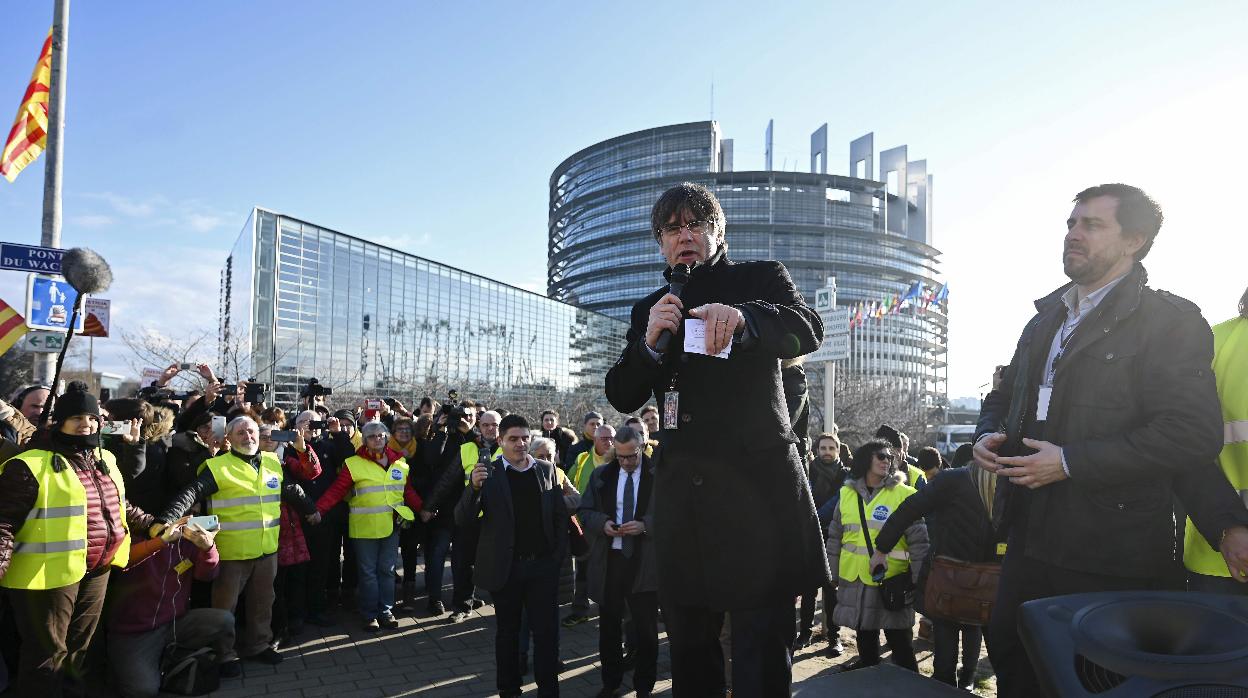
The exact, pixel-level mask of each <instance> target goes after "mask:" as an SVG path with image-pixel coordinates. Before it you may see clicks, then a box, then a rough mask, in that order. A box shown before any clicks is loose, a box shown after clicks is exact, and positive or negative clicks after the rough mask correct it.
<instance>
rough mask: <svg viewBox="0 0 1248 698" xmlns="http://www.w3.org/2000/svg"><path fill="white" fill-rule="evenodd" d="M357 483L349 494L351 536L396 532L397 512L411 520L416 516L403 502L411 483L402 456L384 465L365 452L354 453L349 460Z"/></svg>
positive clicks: (348, 527)
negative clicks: (404, 493)
mask: <svg viewBox="0 0 1248 698" xmlns="http://www.w3.org/2000/svg"><path fill="white" fill-rule="evenodd" d="M346 466H347V470H349V471H350V472H351V481H352V482H353V483H354V484H353V486H352V489H351V495H350V496H349V497H348V498H347V503H348V506H350V508H351V509H350V513H349V514H348V516H347V535H348V536H350V537H351V538H366V539H377V538H387V537H389V536H390V534H391V533H394V514H395V512H398V514H399V516H402V517H403V518H404V519H407V520H408V521H411V520H413V519H415V518H416V516H415V514H413V513H412V510H411V509H410V508H408V507H407V506H406V505H405V504H403V490H404V488H406V487H407V473H408V466H407V461H406V460H404V459H402V458H400V459H398V460H396V461H395V462H393V463H391V464H390V465H388V466H386V467H384V468H383V467H381V466H380V465H377V464H376V463H374V462H373V461H370V460H368V459H367V458H364V457H362V456H351V457H350V458H348V459H347V462H346Z"/></svg>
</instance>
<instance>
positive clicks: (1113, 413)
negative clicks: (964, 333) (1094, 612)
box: [975, 184, 1243, 697]
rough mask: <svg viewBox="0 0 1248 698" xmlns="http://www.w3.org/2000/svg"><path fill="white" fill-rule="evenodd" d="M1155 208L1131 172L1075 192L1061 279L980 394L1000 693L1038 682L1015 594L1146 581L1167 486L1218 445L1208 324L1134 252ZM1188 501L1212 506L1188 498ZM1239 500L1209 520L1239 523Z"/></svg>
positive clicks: (1142, 247) (1166, 562) (1168, 497)
mask: <svg viewBox="0 0 1248 698" xmlns="http://www.w3.org/2000/svg"><path fill="white" fill-rule="evenodd" d="M1161 222H1162V214H1161V209H1160V207H1158V206H1157V204H1156V203H1155V202H1154V201H1153V200H1152V199H1150V198H1149V197H1148V196H1147V195H1146V194H1145V193H1144V192H1142V191H1140V190H1139V189H1136V188H1135V187H1130V186H1127V185H1124V184H1106V185H1101V186H1097V187H1092V188H1090V189H1087V190H1085V191H1083V192H1080V193H1079V195H1078V196H1076V197H1075V207H1074V210H1073V212H1072V213H1071V215H1070V218H1069V219H1068V220H1067V221H1066V227H1067V233H1066V237H1065V246H1064V250H1063V257H1062V261H1063V268H1064V271H1065V273H1066V275H1067V276H1068V277H1069V278H1070V279H1071V283H1069V284H1066V285H1065V286H1063V287H1061V288H1059V289H1057V290H1056V291H1054V292H1053V293H1051V294H1049V295H1048V296H1046V297H1045V298H1043V299H1041V300H1039V301H1036V309H1037V311H1038V312H1037V314H1036V315H1035V316H1034V317H1033V318H1032V319H1031V321H1030V322H1028V323H1027V326H1026V327H1025V328H1024V329H1023V333H1022V336H1021V337H1020V339H1019V342H1018V346H1017V348H1016V350H1015V352H1014V357H1013V359H1012V360H1011V362H1010V365H1009V367H1008V368H1007V369H1006V370H1005V373H1004V375H1003V378H1002V381H1001V385H1000V387H999V388H998V389H996V390H993V391H992V392H991V393H989V394H988V396H987V398H986V399H985V400H984V404H983V408H982V411H981V413H980V418H979V425H978V428H977V430H976V445H975V461H976V463H977V464H978V465H979V466H980V467H983V468H985V469H987V470H989V471H994V472H997V471H999V472H1000V474H1001V475H1002V476H1003V478H1002V482H1001V483H1000V485H999V486H998V488H997V492H996V497H997V501H996V502H994V505H993V516H994V518H995V519H1002V521H1004V522H1005V523H1007V524H1008V525H1009V547H1008V552H1007V554H1006V558H1005V562H1004V567H1003V570H1002V579H1001V586H1000V590H999V594H998V597H997V603H996V604H995V606H994V609H993V618H992V623H991V625H990V627H989V636H988V637H989V645H988V646H989V652H990V655H991V658H992V665H993V668H994V669H996V671H997V675H998V678H999V684H998V686H999V689H1000V692H1001V693H1000V695H1002V696H1007V697H1008V696H1022V695H1034V694H1036V693H1037V692H1038V691H1040V688H1039V686H1040V684H1039V682H1038V681H1037V679H1036V676H1035V672H1034V671H1033V669H1032V667H1031V662H1030V661H1029V659H1028V657H1027V654H1026V652H1025V651H1024V648H1023V646H1022V643H1021V642H1020V640H1019V637H1018V631H1017V628H1018V622H1017V621H1018V608H1019V605H1020V604H1022V603H1023V602H1025V601H1030V600H1032V599H1037V598H1043V597H1047V596H1054V595H1061V594H1072V593H1080V592H1090V591H1113V590H1141V589H1149V588H1153V587H1155V586H1156V584H1157V581H1156V580H1160V579H1164V578H1165V577H1166V576H1167V572H1168V568H1169V567H1170V565H1172V564H1173V557H1174V552H1173V551H1174V522H1173V519H1172V509H1171V501H1172V497H1173V493H1174V490H1175V488H1176V487H1182V486H1190V485H1192V482H1193V481H1195V480H1198V479H1201V477H1200V476H1199V475H1198V470H1199V469H1200V468H1201V467H1202V465H1204V464H1211V463H1212V462H1213V460H1214V458H1215V457H1216V456H1217V454H1218V450H1219V448H1220V447H1221V443H1222V418H1221V411H1220V409H1219V406H1218V397H1217V394H1216V392H1215V388H1214V382H1213V374H1212V371H1211V370H1210V363H1211V360H1212V358H1213V339H1212V334H1211V332H1210V330H1209V325H1208V323H1206V322H1205V319H1204V318H1203V317H1201V314H1200V310H1199V308H1197V307H1196V305H1195V304H1193V303H1191V302H1190V301H1187V300H1184V299H1182V298H1179V297H1178V296H1175V295H1173V294H1170V293H1167V292H1165V291H1155V290H1153V289H1150V288H1148V286H1147V285H1146V283H1147V274H1146V272H1145V271H1144V267H1143V266H1141V264H1140V260H1141V259H1143V258H1144V256H1145V255H1146V254H1147V253H1148V251H1149V249H1150V248H1151V247H1152V243H1153V239H1154V238H1155V237H1156V235H1157V233H1158V231H1159V230H1160V228H1161ZM1227 489H1228V490H1229V485H1228V486H1227ZM1200 508H1205V509H1207V511H1209V512H1212V511H1215V510H1216V508H1217V505H1216V504H1215V503H1214V501H1213V499H1209V498H1204V497H1202V498H1201V504H1200V506H1198V507H1197V509H1200ZM1238 508H1239V510H1240V512H1239V514H1238V515H1236V514H1233V513H1230V511H1229V510H1228V513H1227V515H1226V516H1225V517H1223V518H1222V520H1221V522H1220V523H1215V524H1213V525H1214V526H1215V527H1221V529H1222V531H1225V530H1227V529H1228V528H1233V527H1236V526H1237V525H1238V524H1240V523H1242V521H1239V520H1237V517H1238V518H1242V513H1243V507H1242V505H1241V506H1239V507H1238ZM1194 513H1196V515H1197V516H1199V515H1200V512H1194ZM1193 518H1194V519H1195V518H1196V517H1195V516H1194V517H1193ZM1207 518H1208V517H1206V525H1209V524H1208V521H1207ZM994 523H996V521H994ZM1221 533H1222V532H1221V531H1217V532H1206V533H1205V537H1206V538H1208V539H1209V540H1210V541H1218V540H1221V538H1222V535H1221Z"/></svg>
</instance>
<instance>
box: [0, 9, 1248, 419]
mask: <svg viewBox="0 0 1248 698" xmlns="http://www.w3.org/2000/svg"><path fill="white" fill-rule="evenodd" d="M6 5H7V6H6V7H5V30H6V31H5V39H6V40H5V42H3V44H0V120H2V123H3V124H4V129H5V131H6V132H7V129H8V125H9V123H11V119H12V115H13V114H14V113H15V112H16V109H17V106H18V100H19V99H20V97H21V94H22V91H23V90H24V88H25V85H26V83H27V81H28V79H29V76H30V72H31V69H32V68H33V66H34V62H35V59H36V57H37V54H38V51H39V48H40V44H41V42H42V41H43V37H44V35H45V33H46V31H47V28H48V26H49V24H50V22H51V6H52V3H51V1H50V0H45V1H35V0H30V1H25V2H20V3H19V2H13V3H7V4H6ZM460 5H464V6H463V7H461V6H460ZM1013 5H1014V4H1013V3H996V2H965V3H927V4H924V5H919V4H917V3H891V2H882V3H873V4H871V5H870V6H866V5H863V4H858V3H852V4H851V3H829V2H808V3H798V2H792V3H771V4H759V3H746V2H739V3H738V2H717V3H653V2H651V3H645V2H637V3H579V4H573V3H526V4H520V3H514V4H510V3H507V4H505V3H459V4H437V5H434V4H432V3H416V2H405V3H399V2H385V1H382V0H378V1H377V2H373V3H367V4H359V3H341V2H323V1H314V0H305V1H303V2H299V3H293V2H264V1H253V2H246V3H243V2H217V3H169V2H155V1H139V0H135V1H133V2H126V3H103V2H87V1H84V0H78V1H77V2H75V3H74V4H73V6H72V15H71V21H70V49H69V62H70V64H69V82H68V89H69V97H68V107H67V114H68V117H67V133H66V154H65V168H66V170H65V198H64V209H65V226H64V233H63V244H64V246H66V247H69V246H77V245H86V246H90V247H93V248H95V249H96V250H98V251H99V252H101V253H102V254H103V255H104V256H105V257H106V258H107V259H109V261H110V262H111V263H112V265H113V267H114V271H115V273H116V276H117V281H116V283H115V285H114V290H113V291H111V292H110V293H109V294H107V295H109V296H110V297H112V298H113V299H114V303H115V306H114V311H113V315H114V319H113V322H114V325H115V326H116V327H118V328H122V329H129V330H131V331H139V330H140V329H165V330H167V331H171V332H173V333H178V332H183V331H185V330H187V329H189V328H193V327H205V328H210V327H215V326H216V321H217V318H216V294H217V275H218V273H219V270H220V266H221V264H222V262H223V261H224V258H225V256H226V254H227V253H228V250H229V248H230V246H231V244H232V243H233V240H234V238H235V237H236V236H237V234H238V231H239V229H240V227H241V226H242V224H243V222H244V220H245V219H246V217H247V213H248V211H249V209H250V208H251V207H252V206H253V205H261V206H265V207H269V208H273V209H276V210H278V211H282V212H285V213H289V214H291V215H295V216H299V217H301V218H305V219H308V220H311V221H314V222H317V223H319V224H321V225H324V226H327V227H331V228H335V229H339V230H342V231H344V232H350V233H352V234H356V235H360V236H364V237H370V238H373V239H376V240H378V241H380V242H382V243H384V244H389V245H392V246H395V247H398V248H400V249H404V250H407V251H410V252H412V253H415V254H419V255H422V256H426V257H429V258H431V259H435V260H438V261H442V262H446V263H448V264H452V265H455V266H458V267H462V268H465V269H468V270H471V271H474V272H478V273H482V274H485V275H487V276H491V277H493V278H497V279H499V280H502V281H505V282H508V283H512V284H515V285H519V286H523V287H526V288H530V289H533V290H537V291H544V290H545V269H546V264H545V251H546V215H547V197H548V190H547V187H548V180H549V177H550V172H551V171H552V170H553V168H554V167H555V166H556V165H557V164H558V163H559V162H560V161H561V160H563V159H564V158H565V157H567V156H568V155H570V154H572V153H574V152H575V151H577V150H579V149H581V148H583V147H585V146H587V145H590V144H592V143H595V142H597V141H600V140H603V139H606V138H609V137H612V136H615V135H619V134H621V133H626V132H630V131H635V130H639V129H643V128H648V127H651V126H658V125H664V124H671V123H680V122H685V121H694V120H701V119H706V118H709V117H710V115H711V83H712V81H713V82H714V85H715V101H714V116H715V118H716V119H717V120H718V121H720V123H721V127H722V129H723V132H724V135H725V136H726V137H729V138H734V139H735V141H736V166H737V169H761V168H762V158H763V156H762V152H763V131H764V129H765V127H766V124H767V120H768V119H773V118H774V119H775V121H776V151H777V153H776V165H777V166H783V165H784V164H785V163H786V162H787V167H788V169H797V168H801V167H805V166H806V164H807V163H808V148H809V134H810V132H812V131H814V130H815V129H816V128H817V127H818V126H819V125H820V124H822V123H824V122H825V121H826V122H828V124H829V140H830V145H831V150H832V153H831V157H830V158H829V160H830V163H831V171H833V172H842V173H845V172H847V170H848V166H847V160H848V143H849V141H850V140H851V139H853V138H855V137H857V136H859V135H862V134H863V133H866V132H868V131H874V132H875V142H876V148H877V151H878V150H882V149H885V148H889V147H892V146H895V145H900V144H908V145H909V148H910V149H909V154H910V158H911V159H912V160H913V159H921V158H926V159H927V161H928V168H929V172H931V173H933V174H934V176H935V183H934V192H933V193H934V223H935V228H934V231H935V241H936V245H937V247H938V248H940V249H941V250H942V251H943V253H944V254H943V258H942V259H943V269H944V272H945V274H946V276H947V277H948V278H949V281H950V288H951V304H952V328H951V350H950V360H951V368H950V374H949V378H950V395H951V397H956V396H961V395H975V394H977V393H978V392H979V386H981V385H982V384H984V383H986V382H987V381H988V380H989V376H990V375H991V370H992V366H993V365H994V364H996V363H1002V362H1004V361H1006V360H1007V359H1008V358H1009V353H1010V351H1011V350H1012V347H1013V342H1014V340H1015V338H1016V337H1017V334H1018V331H1019V330H1020V329H1021V327H1022V325H1023V324H1024V323H1025V321H1026V319H1027V318H1028V317H1029V314H1030V302H1031V300H1032V299H1034V298H1036V297H1039V296H1041V295H1043V294H1044V293H1046V292H1048V291H1049V290H1051V289H1052V288H1055V287H1056V286H1058V285H1060V284H1061V283H1062V282H1063V281H1064V277H1063V276H1062V274H1061V267H1060V247H1061V236H1062V234H1063V232H1064V221H1065V218H1066V216H1067V214H1068V213H1069V210H1070V203H1069V202H1070V199H1071V197H1072V196H1073V195H1074V193H1075V192H1077V191H1079V190H1080V189H1082V188H1084V187H1086V186H1089V185H1091V184H1095V183H1100V182H1103V181H1125V182H1128V183H1133V184H1136V185H1138V186H1141V187H1143V188H1144V189H1145V190H1147V191H1149V192H1150V193H1152V194H1153V195H1154V196H1155V197H1156V198H1157V199H1158V200H1159V201H1160V202H1161V204H1162V206H1163V207H1164V208H1165V210H1166V216H1167V222H1166V225H1165V227H1163V229H1162V233H1161V236H1160V237H1159V239H1158V241H1157V244H1156V245H1155V247H1154V250H1153V252H1152V253H1151V255H1150V257H1149V259H1148V260H1146V264H1147V265H1148V267H1149V269H1150V274H1151V276H1152V279H1153V284H1154V286H1156V287H1159V288H1165V289H1168V290H1171V291H1173V292H1175V293H1178V294H1180V295H1183V296H1186V297H1188V298H1191V299H1192V300H1194V301H1196V302H1197V303H1199V304H1200V305H1201V307H1202V309H1203V310H1204V312H1205V314H1206V318H1207V319H1209V320H1210V321H1218V320H1221V319H1225V318H1227V317H1230V316H1231V315H1232V314H1233V312H1234V306H1235V300H1236V299H1238V297H1239V294H1240V293H1241V292H1242V291H1243V289H1244V287H1245V286H1246V285H1248V273H1245V264H1244V260H1245V259H1248V235H1246V234H1245V233H1244V232H1243V231H1242V230H1239V229H1238V227H1237V225H1238V223H1239V220H1238V219H1239V216H1238V215H1236V213H1237V211H1236V210H1235V208H1234V205H1235V203H1234V202H1235V201H1237V199H1238V196H1237V194H1236V193H1235V192H1236V191H1238V186H1237V185H1236V184H1235V181H1236V173H1237V171H1238V168H1239V167H1240V166H1241V164H1242V163H1243V162H1245V161H1248V146H1246V145H1245V139H1244V136H1243V129H1242V122H1243V114H1244V109H1243V104H1244V97H1243V95H1245V94H1246V93H1248V77H1246V76H1248V57H1246V54H1245V52H1244V51H1243V50H1242V48H1241V45H1240V42H1241V40H1242V37H1243V36H1244V35H1245V32H1246V31H1248V10H1246V9H1244V8H1243V7H1242V6H1240V5H1239V4H1237V3H1234V2H1199V3H1196V2H1193V3H1184V4H1183V5H1178V4H1175V3H1160V2H1114V3H1095V4H1083V3H1080V4H1076V3H1056V4H1055V3H1050V4H1047V5H1046V6H1045V7H1044V8H1041V7H1038V6H1037V7H1014V6H1013ZM365 10H368V11H369V12H368V13H367V14H365V13H364V11H365ZM42 163H43V159H42V158H41V159H40V160H39V161H38V162H36V163H35V164H34V165H32V166H31V167H29V168H28V169H27V170H26V171H25V172H24V173H23V174H22V175H21V176H20V177H19V178H18V180H17V182H16V183H15V184H12V185H10V184H8V183H6V182H3V181H0V239H2V240H5V241H13V242H25V243H36V242H37V241H38V239H39V225H40V223H39V221H40V211H41V188H42V177H43V167H42ZM729 223H730V225H731V221H730V222H729ZM23 287H24V279H23V278H22V277H21V275H19V274H17V273H15V272H0V298H4V299H5V300H6V301H8V302H10V303H12V304H15V305H17V304H20V302H21V301H20V295H21V291H20V289H21V288H23ZM120 347H121V343H120V341H119V340H117V339H109V340H104V341H102V342H98V343H97V345H96V348H97V355H99V356H101V357H103V358H102V359H100V361H99V363H102V365H103V366H104V367H105V368H106V369H109V368H111V369H112V370H119V371H120V370H122V369H124V368H125V366H124V363H123V362H122V360H121V357H120V352H119V349H120ZM205 358H210V357H205Z"/></svg>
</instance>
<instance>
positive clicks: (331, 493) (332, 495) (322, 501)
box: [316, 446, 423, 514]
mask: <svg viewBox="0 0 1248 698" xmlns="http://www.w3.org/2000/svg"><path fill="white" fill-rule="evenodd" d="M355 455H357V456H359V457H360V458H363V459H364V460H366V461H368V462H370V463H374V464H376V465H377V467H379V468H383V469H384V468H387V467H389V464H390V463H393V462H395V461H397V460H399V459H400V458H402V457H403V454H402V453H399V452H398V451H395V450H392V449H390V448H387V449H386V450H385V451H384V452H383V456H384V458H385V462H386V464H385V465H382V464H381V463H380V462H379V461H378V459H377V458H376V457H374V456H373V454H372V452H371V451H369V450H368V447H366V446H360V448H359V450H357V451H356V452H355ZM404 462H406V461H404ZM354 485H355V481H354V480H353V479H352V477H351V469H350V468H347V467H345V466H344V467H343V468H341V469H339V470H338V479H337V480H334V484H332V485H330V486H329V489H328V490H326V491H325V494H323V495H321V496H320V498H319V499H317V500H316V508H317V510H318V511H320V512H321V513H322V514H325V513H327V512H328V511H329V510H330V509H333V508H334V506H335V505H337V504H338V503H339V502H341V501H343V500H344V499H347V498H348V497H347V495H348V494H349V493H350V492H351V488H352V487H353V486H354ZM403 503H404V504H406V505H407V507H408V508H409V509H411V510H412V511H413V512H418V511H420V509H421V506H422V504H423V502H422V500H421V498H420V495H419V494H418V493H417V492H416V489H415V488H414V487H412V470H411V466H408V470H407V482H406V483H404V486H403Z"/></svg>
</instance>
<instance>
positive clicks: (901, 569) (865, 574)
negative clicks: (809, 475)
mask: <svg viewBox="0 0 1248 698" xmlns="http://www.w3.org/2000/svg"><path fill="white" fill-rule="evenodd" d="M914 492H915V490H914V488H913V487H911V486H909V485H905V484H902V483H897V484H896V485H893V486H892V487H881V488H880V490H879V491H878V492H876V493H875V496H874V497H872V498H871V501H869V502H863V510H864V511H865V512H866V515H867V528H868V529H869V530H870V531H871V546H872V548H873V549H874V547H875V537H876V536H878V535H879V533H880V529H882V528H884V522H886V521H888V517H889V516H892V514H893V512H895V511H897V507H899V506H901V503H902V502H904V501H906V499H907V498H909V497H910V495H912V494H914ZM840 506H841V554H840V558H839V563H838V565H837V572H838V574H839V575H840V577H841V579H845V580H848V581H855V580H856V581H860V582H862V583H863V584H866V585H867V586H878V584H876V582H875V580H873V579H871V555H870V554H868V553H867V539H866V535H865V532H864V531H863V530H862V522H861V521H860V518H859V516H858V490H856V489H854V488H852V487H850V486H849V485H845V486H844V487H842V488H841V502H840ZM909 548H910V545H909V543H907V542H906V537H905V536H902V537H901V539H900V540H898V541H897V547H895V548H893V549H892V551H891V552H889V553H888V567H887V569H886V570H885V572H884V578H885V579H888V578H889V577H896V576H897V575H899V574H905V573H909V572H910V553H909V552H908V550H909Z"/></svg>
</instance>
